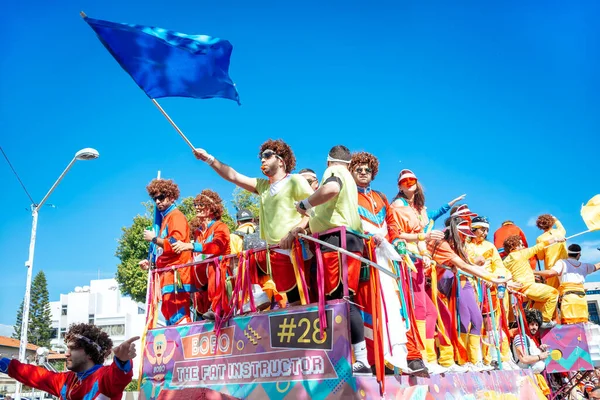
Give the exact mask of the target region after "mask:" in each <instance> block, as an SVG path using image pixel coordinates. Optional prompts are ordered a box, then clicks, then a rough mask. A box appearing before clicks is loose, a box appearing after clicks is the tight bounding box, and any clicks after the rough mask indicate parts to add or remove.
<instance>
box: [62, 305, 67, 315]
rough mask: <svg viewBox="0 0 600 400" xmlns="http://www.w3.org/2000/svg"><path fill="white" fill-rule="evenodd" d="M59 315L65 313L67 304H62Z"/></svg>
mask: <svg viewBox="0 0 600 400" xmlns="http://www.w3.org/2000/svg"><path fill="white" fill-rule="evenodd" d="M60 315H67V305H66V304H65V305H63V306H62V309H61V311H60Z"/></svg>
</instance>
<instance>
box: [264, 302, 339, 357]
mask: <svg viewBox="0 0 600 400" xmlns="http://www.w3.org/2000/svg"><path fill="white" fill-rule="evenodd" d="M325 312H326V318H327V329H325V330H324V331H323V337H321V330H320V329H321V325H320V320H319V312H318V311H310V312H301V313H286V314H279V315H269V329H270V331H271V332H270V339H271V347H273V348H286V349H315V350H331V346H332V336H333V311H332V310H326V311H325Z"/></svg>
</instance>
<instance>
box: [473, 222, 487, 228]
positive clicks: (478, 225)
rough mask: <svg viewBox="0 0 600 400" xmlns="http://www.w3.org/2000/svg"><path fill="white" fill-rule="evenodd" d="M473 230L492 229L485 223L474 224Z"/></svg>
mask: <svg viewBox="0 0 600 400" xmlns="http://www.w3.org/2000/svg"><path fill="white" fill-rule="evenodd" d="M471 228H488V229H490V224H488V223H485V222H472V223H471Z"/></svg>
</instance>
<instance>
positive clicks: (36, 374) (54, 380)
mask: <svg viewBox="0 0 600 400" xmlns="http://www.w3.org/2000/svg"><path fill="white" fill-rule="evenodd" d="M2 360H7V359H2ZM8 376H10V377H11V378H13V379H15V380H17V381H19V382H21V383H22V384H24V385H26V386H30V387H32V388H35V389H38V390H42V391H44V392H47V393H50V394H51V395H53V396H57V397H58V396H60V389H61V388H62V387H63V385H64V384H65V381H66V380H67V373H64V372H62V373H60V372H52V371H48V370H47V369H46V368H42V367H38V366H37V365H31V364H23V363H21V362H19V361H18V360H10V364H9V365H8Z"/></svg>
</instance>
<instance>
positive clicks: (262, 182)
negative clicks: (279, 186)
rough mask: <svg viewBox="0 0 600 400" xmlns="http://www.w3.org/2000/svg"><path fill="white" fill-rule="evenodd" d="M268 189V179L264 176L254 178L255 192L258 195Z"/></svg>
mask: <svg viewBox="0 0 600 400" xmlns="http://www.w3.org/2000/svg"><path fill="white" fill-rule="evenodd" d="M268 189H269V181H268V180H266V179H264V178H256V192H257V193H258V194H259V195H260V194H262V193H263V192H264V191H265V190H268Z"/></svg>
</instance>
